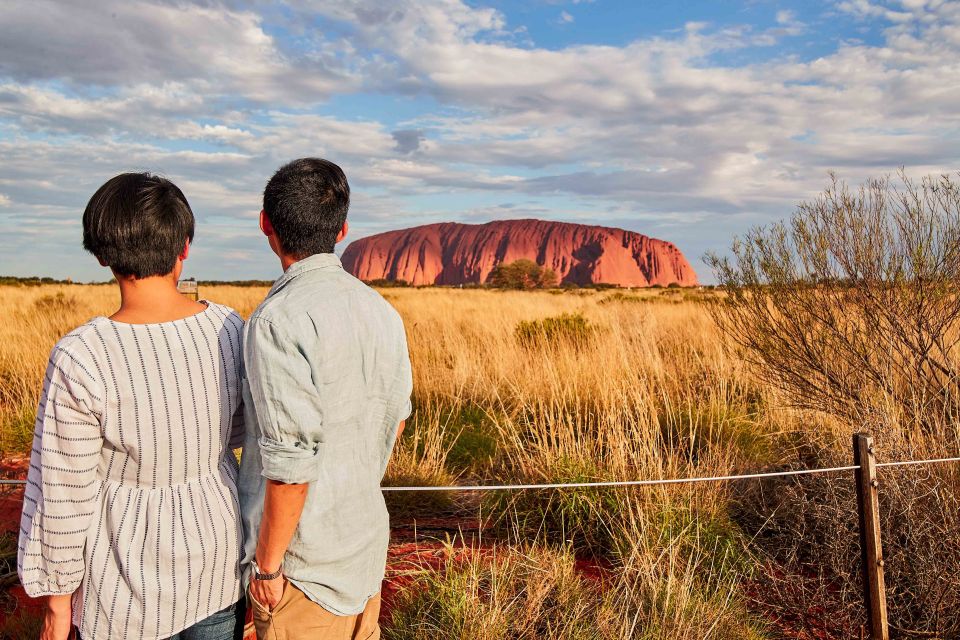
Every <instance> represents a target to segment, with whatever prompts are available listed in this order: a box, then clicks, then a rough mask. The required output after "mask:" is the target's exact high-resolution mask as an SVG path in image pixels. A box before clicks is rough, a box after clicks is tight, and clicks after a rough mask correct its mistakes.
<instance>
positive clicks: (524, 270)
mask: <svg viewBox="0 0 960 640" xmlns="http://www.w3.org/2000/svg"><path fill="white" fill-rule="evenodd" d="M487 282H488V283H489V284H490V286H492V287H495V288H497V289H546V288H548V287H555V286H557V274H556V272H554V270H553V269H548V268H546V267H542V266H540V265H538V264H537V263H536V262H534V261H533V260H526V259H521V260H515V261H514V262H511V263H509V264H499V265H497V266H496V267H494V268H493V271H491V272H490V276H489V277H488V278H487Z"/></svg>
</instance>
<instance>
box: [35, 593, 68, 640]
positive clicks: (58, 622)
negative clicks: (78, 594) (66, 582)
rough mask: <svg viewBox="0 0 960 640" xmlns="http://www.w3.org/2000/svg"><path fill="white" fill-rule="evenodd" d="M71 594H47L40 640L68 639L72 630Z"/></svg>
mask: <svg viewBox="0 0 960 640" xmlns="http://www.w3.org/2000/svg"><path fill="white" fill-rule="evenodd" d="M70 600H71V594H66V595H59V596H49V597H48V598H47V611H46V613H45V614H44V616H43V627H41V630H40V640H68V639H69V638H70V632H71V631H72V630H73V620H72V618H73V616H72V615H71V612H70Z"/></svg>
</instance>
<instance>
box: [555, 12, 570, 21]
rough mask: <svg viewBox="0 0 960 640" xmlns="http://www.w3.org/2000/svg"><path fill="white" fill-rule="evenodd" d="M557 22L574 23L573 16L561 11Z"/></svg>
mask: <svg viewBox="0 0 960 640" xmlns="http://www.w3.org/2000/svg"><path fill="white" fill-rule="evenodd" d="M557 22H559V23H560V24H573V16H572V15H570V14H569V13H568V12H566V11H561V12H560V17H558V18H557Z"/></svg>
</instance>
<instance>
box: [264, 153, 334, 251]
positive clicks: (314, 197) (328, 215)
mask: <svg viewBox="0 0 960 640" xmlns="http://www.w3.org/2000/svg"><path fill="white" fill-rule="evenodd" d="M349 208H350V185H349V184H347V176H345V175H344V174H343V170H341V169H340V167H338V166H337V165H335V164H333V163H332V162H330V161H329V160H322V159H320V158H300V159H299V160H294V161H293V162H290V163H288V164H285V165H283V166H282V167H280V168H279V169H278V170H277V172H276V173H275V174H273V177H272V178H270V182H268V183H267V187H266V189H264V190H263V211H264V213H266V215H267V219H268V220H269V221H270V224H271V226H273V230H274V232H276V234H277V240H278V241H279V243H280V249H281V250H283V252H284V253H286V254H287V255H290V256H293V257H294V258H297V259H298V260H300V259H303V258H306V257H308V256H312V255H314V254H316V253H333V247H334V245H335V244H336V243H337V234H338V233H340V229H341V228H342V227H343V223H344V221H345V220H346V219H347V209H349Z"/></svg>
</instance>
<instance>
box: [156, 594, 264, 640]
mask: <svg viewBox="0 0 960 640" xmlns="http://www.w3.org/2000/svg"><path fill="white" fill-rule="evenodd" d="M246 609H247V607H246V601H245V599H244V598H241V599H240V601H239V602H236V603H234V604H232V605H230V606H229V607H227V608H226V609H224V610H223V611H218V612H217V613H215V614H213V615H212V616H209V617H207V618H204V619H203V620H201V621H200V622H197V623H196V624H194V625H193V626H191V627H188V628H186V629H184V630H183V631H181V632H180V633H178V634H177V635H175V636H170V640H242V638H243V618H244V615H245V614H246Z"/></svg>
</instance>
